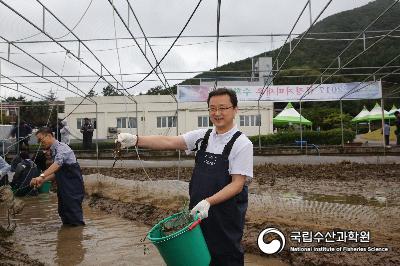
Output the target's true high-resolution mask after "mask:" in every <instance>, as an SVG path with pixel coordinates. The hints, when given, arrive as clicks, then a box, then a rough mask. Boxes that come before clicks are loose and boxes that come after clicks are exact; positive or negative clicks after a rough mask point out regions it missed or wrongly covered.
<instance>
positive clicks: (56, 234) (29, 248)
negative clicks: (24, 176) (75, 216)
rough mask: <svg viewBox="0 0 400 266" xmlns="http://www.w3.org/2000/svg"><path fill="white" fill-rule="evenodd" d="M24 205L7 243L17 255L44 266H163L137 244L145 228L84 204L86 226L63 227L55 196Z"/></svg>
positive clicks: (27, 200) (32, 199)
mask: <svg viewBox="0 0 400 266" xmlns="http://www.w3.org/2000/svg"><path fill="white" fill-rule="evenodd" d="M24 202H25V208H24V210H23V212H22V213H21V214H20V215H18V216H17V217H16V223H17V225H18V226H17V228H16V231H15V234H14V235H13V236H12V237H11V240H13V241H14V242H15V243H16V245H17V247H19V249H20V251H21V252H23V253H26V254H28V255H29V256H30V257H32V258H35V259H38V260H40V261H42V262H44V263H45V264H47V265H54V264H59V265H77V264H82V265H111V264H113V263H115V262H117V264H118V265H129V264H132V261H135V264H136V265H163V262H162V259H161V257H160V256H159V255H158V253H157V250H156V249H155V248H154V247H153V246H152V245H151V244H147V245H144V244H143V242H141V240H142V239H143V237H144V236H145V234H146V232H148V229H149V228H148V227H146V226H143V225H140V224H137V223H134V222H132V221H128V220H124V219H121V218H119V217H116V216H110V215H105V214H103V213H100V212H96V211H92V210H91V209H90V208H89V207H88V206H86V205H84V215H85V221H86V226H84V227H65V226H61V223H60V220H59V217H58V214H57V197H56V195H54V194H47V195H45V194H42V195H40V196H38V197H30V198H25V199H24ZM1 222H2V223H4V221H1ZM146 242H147V241H146ZM145 249H146V252H145Z"/></svg>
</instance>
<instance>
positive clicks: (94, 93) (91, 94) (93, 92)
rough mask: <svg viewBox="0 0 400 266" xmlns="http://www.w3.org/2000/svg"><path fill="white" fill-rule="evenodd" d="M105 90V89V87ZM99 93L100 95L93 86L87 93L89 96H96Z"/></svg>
mask: <svg viewBox="0 0 400 266" xmlns="http://www.w3.org/2000/svg"><path fill="white" fill-rule="evenodd" d="M103 92H104V89H103ZM97 95H98V93H97V92H95V91H94V89H93V88H92V89H91V90H90V91H89V92H88V94H87V96H88V97H94V96H97Z"/></svg>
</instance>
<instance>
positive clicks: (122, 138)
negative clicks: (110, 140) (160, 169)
mask: <svg viewBox="0 0 400 266" xmlns="http://www.w3.org/2000/svg"><path fill="white" fill-rule="evenodd" d="M137 139H138V138H137V136H136V135H132V134H129V133H119V134H118V138H117V139H116V140H115V143H117V142H120V143H121V148H122V149H124V148H129V147H133V146H135V145H136V144H137Z"/></svg>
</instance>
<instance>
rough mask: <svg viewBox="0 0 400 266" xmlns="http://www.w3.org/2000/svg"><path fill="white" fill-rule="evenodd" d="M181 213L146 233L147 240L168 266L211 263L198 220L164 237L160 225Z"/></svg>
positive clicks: (161, 222) (169, 218) (167, 219)
mask: <svg viewBox="0 0 400 266" xmlns="http://www.w3.org/2000/svg"><path fill="white" fill-rule="evenodd" d="M181 214H182V212H180V213H176V214H174V215H171V216H170V217H168V218H165V219H164V220H162V221H160V222H159V223H158V224H156V225H155V226H154V227H153V228H152V229H151V230H150V232H149V233H148V235H147V238H148V239H149V240H150V241H151V242H152V243H153V244H154V245H155V246H156V247H157V249H158V251H159V252H160V254H161V256H162V257H163V259H164V261H165V263H166V264H167V265H168V266H187V265H191V266H205V265H209V264H210V261H211V256H210V252H209V251H208V247H207V244H206V241H205V240H204V236H203V232H202V231H201V228H200V226H199V223H200V221H201V220H200V219H198V220H193V222H192V223H190V224H188V225H187V226H186V227H184V228H182V229H181V230H179V231H177V232H175V233H173V234H171V235H168V236H164V234H163V232H162V231H161V228H162V225H163V224H164V223H165V222H167V221H169V220H171V219H174V218H176V217H178V216H179V215H181Z"/></svg>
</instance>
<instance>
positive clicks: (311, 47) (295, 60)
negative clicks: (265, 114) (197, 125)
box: [149, 0, 400, 115]
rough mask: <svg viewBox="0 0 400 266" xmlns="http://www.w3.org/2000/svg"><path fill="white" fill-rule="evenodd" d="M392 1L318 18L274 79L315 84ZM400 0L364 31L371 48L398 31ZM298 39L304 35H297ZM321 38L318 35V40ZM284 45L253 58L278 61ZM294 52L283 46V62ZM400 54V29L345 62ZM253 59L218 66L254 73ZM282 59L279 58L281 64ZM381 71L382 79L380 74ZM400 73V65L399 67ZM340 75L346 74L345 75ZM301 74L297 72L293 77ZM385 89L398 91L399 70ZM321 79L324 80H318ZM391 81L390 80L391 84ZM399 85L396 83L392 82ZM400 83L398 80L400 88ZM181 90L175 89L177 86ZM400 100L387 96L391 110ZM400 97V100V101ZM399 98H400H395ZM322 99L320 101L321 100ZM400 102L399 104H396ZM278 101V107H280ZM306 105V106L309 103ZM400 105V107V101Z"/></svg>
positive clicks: (357, 106) (355, 49)
mask: <svg viewBox="0 0 400 266" xmlns="http://www.w3.org/2000/svg"><path fill="white" fill-rule="evenodd" d="M393 2H394V1H393V0H376V1H373V2H370V3H369V4H367V5H365V6H362V7H359V8H355V9H352V10H348V11H344V12H341V13H338V14H334V15H332V16H329V17H327V18H325V19H323V20H322V21H320V22H318V23H317V24H316V25H315V26H314V27H313V28H312V30H311V31H310V33H309V34H307V35H306V36H305V38H304V39H303V40H302V41H301V43H300V45H299V46H298V47H297V48H296V50H295V51H294V52H293V53H292V55H291V56H290V57H289V59H288V60H287V62H286V63H285V65H284V66H283V68H282V71H281V72H280V73H279V75H277V77H276V78H275V79H274V84H311V83H313V82H314V81H316V80H317V78H318V77H319V75H320V74H321V73H322V72H323V70H324V68H325V67H327V66H328V65H329V64H330V63H331V62H332V60H334V59H335V58H337V56H338V55H339V53H340V52H341V51H342V50H343V49H344V48H345V47H346V46H347V45H348V44H349V43H350V42H351V40H352V39H354V38H355V37H356V36H357V35H358V34H359V33H360V32H361V31H362V30H363V29H364V28H366V26H367V25H368V24H369V23H371V22H372V21H373V20H374V19H376V17H377V16H378V15H379V14H380V13H381V12H382V11H384V10H385V9H386V8H387V7H388V6H389V5H390V4H391V3H393ZM399 18H400V4H396V5H395V6H394V7H393V8H392V9H391V10H390V11H388V12H387V13H386V14H385V15H384V16H382V18H381V19H379V20H378V21H377V22H376V23H375V24H374V25H372V26H371V27H370V28H369V29H368V31H369V32H368V33H366V34H365V39H366V41H365V46H366V48H368V47H369V46H370V45H372V44H373V43H374V42H376V41H378V40H379V38H380V37H383V36H384V35H385V34H386V33H387V31H390V30H393V29H395V28H396V27H400V26H399V25H400V19H399ZM337 32H348V33H345V34H343V33H337ZM298 38H299V37H298ZM298 38H297V39H293V40H292V47H294V46H295V44H296V42H297V41H298ZM317 39H319V40H317ZM280 48H281V47H279V48H278V49H276V50H273V51H268V52H264V53H261V54H258V55H255V56H254V58H257V57H260V56H272V58H273V60H276V59H277V58H276V56H277V54H278V52H279V50H280ZM363 50H364V41H363V39H360V40H357V41H356V42H355V43H354V44H353V45H352V46H351V47H350V49H348V51H347V52H345V53H344V54H343V55H342V56H341V57H340V62H341V65H343V64H345V63H347V62H348V61H349V60H350V59H351V58H353V57H354V56H356V55H357V54H359V53H361V52H363ZM288 53H289V44H286V45H285V46H284V47H283V50H282V53H281V55H280V56H279V58H278V62H283V61H284V59H285V58H286V57H287V55H288ZM399 54H400V29H399V30H397V31H394V32H393V33H391V34H390V35H389V36H388V37H386V38H385V39H383V40H382V41H380V42H379V43H377V44H376V45H374V46H373V47H372V48H370V49H369V50H368V51H366V52H365V53H364V54H362V55H361V56H360V57H359V58H357V59H356V60H354V61H352V62H351V63H350V64H348V65H347V66H346V68H355V67H381V66H383V65H385V64H386V63H388V62H389V61H390V60H392V59H393V58H395V57H396V56H398V55H399ZM251 61H252V58H246V59H243V60H240V61H236V62H231V63H228V64H226V65H223V66H220V67H218V70H219V71H237V70H248V71H246V72H240V73H226V72H224V73H219V77H220V78H223V77H229V76H236V77H237V76H242V77H249V76H251ZM279 64H280V63H279ZM390 65H391V66H399V65H400V60H399V59H398V60H395V61H393V62H392V63H390ZM331 67H332V68H337V67H338V60H337V59H336V61H335V63H334V64H333V65H332V66H331ZM376 70H377V68H376V69H372V68H362V69H360V68H356V69H346V70H341V71H340V72H338V73H337V75H339V76H336V77H333V78H331V79H329V80H328V81H326V83H333V82H348V81H361V80H362V79H363V78H365V77H366V76H356V75H354V76H351V75H347V74H361V73H373V72H375V71H376ZM393 70H396V68H389V69H384V70H382V71H381V72H379V73H388V72H391V71H393ZM330 73H333V70H329V71H327V72H326V74H330ZM379 73H378V75H376V78H377V79H379V77H380V76H383V75H384V74H381V75H379ZM398 73H400V70H399V71H398ZM340 74H346V75H344V76H340ZM293 76H296V77H293ZM200 77H202V78H205V77H215V73H212V72H207V73H202V74H199V75H197V76H195V77H194V78H200ZM384 80H385V83H384V94H389V93H390V91H392V90H393V87H395V85H396V84H394V83H400V75H392V76H390V77H387V78H385V79H384ZM318 82H319V79H318ZM389 82H390V83H389ZM181 84H198V80H195V79H188V80H186V81H184V82H182V83H181ZM393 84H394V85H393ZM399 86H400V85H397V87H399ZM173 89H174V91H176V88H173ZM156 93H161V94H167V92H164V91H163V90H162V89H160V88H158V89H152V90H151V91H150V92H149V94H156ZM394 102H396V101H395V100H393V99H387V100H386V104H385V107H386V108H387V109H390V107H389V105H391V104H392V103H394ZM399 102H400V101H399ZM374 103H375V102H374V101H369V102H368V101H359V102H353V103H351V104H350V103H347V104H345V106H344V108H345V110H346V111H347V112H348V113H349V114H351V115H354V114H355V113H356V112H357V111H359V110H361V107H362V105H364V104H367V105H369V107H370V108H371V107H372V106H373V105H374ZM396 103H397V102H396ZM320 104H321V103H320ZM320 104H319V103H309V104H308V106H309V107H317V106H319V105H320ZM397 105H398V104H397ZM321 106H325V107H334V108H336V107H337V106H338V103H335V102H332V103H324V104H323V105H321ZM279 107H280V106H279V104H278V108H279ZM305 107H307V105H306V106H305ZM398 107H399V106H398Z"/></svg>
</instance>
